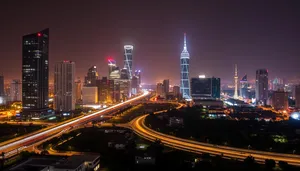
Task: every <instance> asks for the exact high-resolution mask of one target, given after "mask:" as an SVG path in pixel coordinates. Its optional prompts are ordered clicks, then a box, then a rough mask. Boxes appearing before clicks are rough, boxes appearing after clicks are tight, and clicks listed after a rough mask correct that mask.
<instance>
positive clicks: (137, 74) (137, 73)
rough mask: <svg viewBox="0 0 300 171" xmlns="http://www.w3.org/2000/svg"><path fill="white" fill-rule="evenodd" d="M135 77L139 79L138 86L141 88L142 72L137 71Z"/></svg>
mask: <svg viewBox="0 0 300 171" xmlns="http://www.w3.org/2000/svg"><path fill="white" fill-rule="evenodd" d="M134 75H135V76H137V78H138V85H139V86H141V84H142V75H141V70H135V73H134Z"/></svg>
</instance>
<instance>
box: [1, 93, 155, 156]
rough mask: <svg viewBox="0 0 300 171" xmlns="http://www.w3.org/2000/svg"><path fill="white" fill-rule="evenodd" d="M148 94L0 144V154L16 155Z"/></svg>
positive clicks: (146, 94)
mask: <svg viewBox="0 0 300 171" xmlns="http://www.w3.org/2000/svg"><path fill="white" fill-rule="evenodd" d="M149 94H150V93H149V92H148V91H145V92H144V93H143V94H142V95H140V96H137V97H134V98H132V99H129V100H127V101H125V102H122V103H118V104H116V105H114V106H111V107H108V108H105V109H103V110H101V111H98V112H95V113H92V114H89V115H85V116H82V117H79V118H74V119H72V120H69V121H66V122H63V123H61V124H58V125H54V126H51V127H50V128H46V129H43V130H40V131H37V132H35V133H32V134H29V135H26V136H23V137H19V138H16V139H13V140H9V141H7V142H3V143H1V144H0V153H2V152H5V157H8V156H10V155H14V154H15V153H18V152H19V151H22V150H23V149H26V148H27V147H28V146H31V145H33V144H35V143H38V142H40V141H43V140H44V139H46V138H48V137H50V136H53V135H55V134H58V133H60V132H63V131H65V130H67V129H70V128H72V127H76V126H78V125H80V124H82V123H85V122H88V121H90V120H91V119H95V118H96V117H99V116H100V115H104V114H108V113H109V112H112V111H115V110H119V109H120V108H122V107H124V106H126V105H128V104H130V103H132V102H135V101H138V100H140V99H142V98H144V97H146V96H148V95H149Z"/></svg>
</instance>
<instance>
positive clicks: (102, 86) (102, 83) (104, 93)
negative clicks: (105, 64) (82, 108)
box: [96, 77, 109, 103]
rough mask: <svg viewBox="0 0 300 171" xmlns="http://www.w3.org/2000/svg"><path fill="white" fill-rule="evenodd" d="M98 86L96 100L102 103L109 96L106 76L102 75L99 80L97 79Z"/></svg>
mask: <svg viewBox="0 0 300 171" xmlns="http://www.w3.org/2000/svg"><path fill="white" fill-rule="evenodd" d="M96 82H97V87H98V101H99V102H100V103H104V102H107V101H108V96H109V81H108V79H107V77H102V79H101V80H97V81H96Z"/></svg>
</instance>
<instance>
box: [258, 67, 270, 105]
mask: <svg viewBox="0 0 300 171" xmlns="http://www.w3.org/2000/svg"><path fill="white" fill-rule="evenodd" d="M255 84H256V87H255V98H256V102H257V103H258V104H263V105H266V103H267V100H268V71H267V70H266V69H259V70H257V71H256V80H255Z"/></svg>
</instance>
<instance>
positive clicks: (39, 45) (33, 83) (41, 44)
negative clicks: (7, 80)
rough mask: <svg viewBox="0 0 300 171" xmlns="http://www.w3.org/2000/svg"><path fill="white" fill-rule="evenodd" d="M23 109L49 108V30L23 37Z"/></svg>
mask: <svg viewBox="0 0 300 171" xmlns="http://www.w3.org/2000/svg"><path fill="white" fill-rule="evenodd" d="M22 46H23V60H22V103H23V109H24V110H27V109H33V110H37V109H45V108H48V89H49V82H48V79H49V66H48V65H49V61H48V56H49V55H48V54H49V53H48V50H49V29H45V30H42V31H40V32H37V33H33V34H28V35H25V36H23V43H22Z"/></svg>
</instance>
